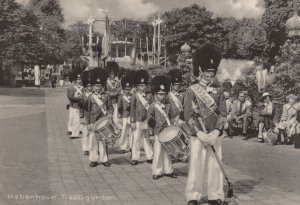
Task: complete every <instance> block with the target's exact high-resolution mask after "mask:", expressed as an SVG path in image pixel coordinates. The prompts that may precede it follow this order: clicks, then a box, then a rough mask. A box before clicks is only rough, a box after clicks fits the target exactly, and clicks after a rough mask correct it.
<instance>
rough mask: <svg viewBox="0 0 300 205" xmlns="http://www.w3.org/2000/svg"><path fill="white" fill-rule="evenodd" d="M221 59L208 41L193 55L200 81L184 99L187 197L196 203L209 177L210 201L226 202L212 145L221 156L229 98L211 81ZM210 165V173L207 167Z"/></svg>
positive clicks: (216, 204) (191, 204)
mask: <svg viewBox="0 0 300 205" xmlns="http://www.w3.org/2000/svg"><path fill="white" fill-rule="evenodd" d="M220 61H221V50H220V48H219V47H218V46H217V45H216V44H213V43H210V42H207V43H205V44H204V45H203V46H201V47H200V48H199V49H198V50H197V51H196V52H195V53H194V56H193V69H194V73H196V74H200V76H199V77H198V78H199V82H198V83H197V84H194V85H192V86H190V87H189V88H188V90H187V92H186V96H185V99H184V118H185V120H186V122H188V124H189V125H190V128H191V130H190V132H191V135H192V136H191V138H190V142H191V143H190V146H191V156H190V165H189V173H188V180H187V185H186V197H187V200H188V205H196V204H198V201H199V200H200V198H201V196H203V191H202V190H203V189H202V186H203V185H204V179H205V178H206V179H207V194H208V203H209V204H212V205H226V204H227V203H226V202H224V191H223V175H222V172H221V169H220V167H219V164H218V163H217V160H216V158H215V156H214V153H213V151H212V150H211V149H210V145H214V147H215V149H216V152H217V154H218V156H219V157H220V158H222V153H221V141H220V138H219V136H221V132H222V129H223V126H224V124H225V120H226V100H225V97H224V94H223V90H222V89H221V88H220V87H216V86H215V85H213V84H212V79H213V77H215V75H216V73H217V70H218V66H219V64H220ZM206 165H207V169H208V170H207V176H204V168H205V167H206Z"/></svg>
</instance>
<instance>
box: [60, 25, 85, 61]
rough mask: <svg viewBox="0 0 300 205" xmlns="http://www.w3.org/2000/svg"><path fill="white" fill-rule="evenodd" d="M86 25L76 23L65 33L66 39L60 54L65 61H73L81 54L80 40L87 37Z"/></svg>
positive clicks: (81, 44)
mask: <svg viewBox="0 0 300 205" xmlns="http://www.w3.org/2000/svg"><path fill="white" fill-rule="evenodd" d="M87 31H88V25H87V24H83V23H80V22H77V23H75V24H73V25H71V26H69V28H68V29H67V30H66V31H65V33H66V38H65V41H64V43H63V47H62V53H63V57H64V59H65V61H66V60H68V59H72V60H75V59H77V58H79V57H80V56H81V55H82V54H83V46H84V45H83V43H84V42H82V38H84V37H85V36H86V35H87Z"/></svg>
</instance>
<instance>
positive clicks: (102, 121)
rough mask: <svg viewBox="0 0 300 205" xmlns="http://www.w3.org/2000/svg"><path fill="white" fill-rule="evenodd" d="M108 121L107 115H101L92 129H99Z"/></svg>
mask: <svg viewBox="0 0 300 205" xmlns="http://www.w3.org/2000/svg"><path fill="white" fill-rule="evenodd" d="M107 122H108V117H107V116H106V117H102V118H100V119H99V120H97V122H95V124H94V131H97V130H101V129H102V128H103V127H105V125H106V124H107Z"/></svg>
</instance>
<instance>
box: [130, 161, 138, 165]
mask: <svg viewBox="0 0 300 205" xmlns="http://www.w3.org/2000/svg"><path fill="white" fill-rule="evenodd" d="M138 163H139V161H137V160H132V162H131V165H133V166H135V165H137V164H138Z"/></svg>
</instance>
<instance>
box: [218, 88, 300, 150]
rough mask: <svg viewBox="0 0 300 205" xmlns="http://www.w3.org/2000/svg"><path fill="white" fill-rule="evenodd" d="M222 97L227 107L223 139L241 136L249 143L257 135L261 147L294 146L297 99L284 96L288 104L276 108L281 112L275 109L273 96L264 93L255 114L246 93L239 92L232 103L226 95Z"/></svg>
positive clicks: (227, 93) (294, 96) (298, 105)
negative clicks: (267, 144) (265, 143)
mask: <svg viewBox="0 0 300 205" xmlns="http://www.w3.org/2000/svg"><path fill="white" fill-rule="evenodd" d="M224 96H225V98H226V106H227V123H226V125H225V128H224V134H223V136H224V137H229V138H232V137H233V136H236V135H242V136H243V139H244V140H248V139H249V138H252V137H254V136H255V135H256V137H257V141H258V142H260V143H263V142H268V143H271V144H273V145H275V144H293V143H294V135H295V134H296V133H298V130H297V129H298V120H299V121H300V117H298V110H300V102H299V103H298V102H297V96H296V95H294V94H290V95H288V96H286V101H287V103H286V104H279V106H281V109H275V104H274V103H273V100H272V95H271V94H270V93H267V92H265V93H263V94H262V95H261V97H260V99H259V103H258V105H257V106H256V109H255V111H254V109H253V107H254V106H253V104H252V102H251V99H250V97H249V96H248V92H247V91H241V92H239V93H238V97H237V99H232V98H231V97H230V93H229V92H227V91H225V92H224ZM254 112H256V113H254ZM275 116H276V117H275ZM253 128H254V129H253ZM250 130H251V131H250ZM253 130H254V132H253ZM238 132H240V133H238Z"/></svg>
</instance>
